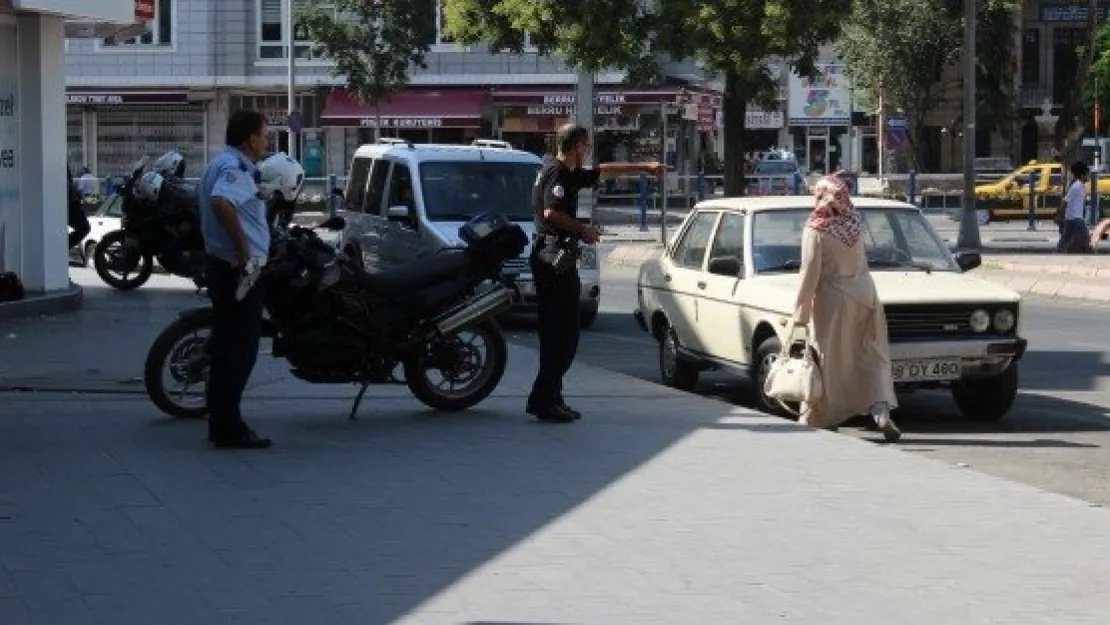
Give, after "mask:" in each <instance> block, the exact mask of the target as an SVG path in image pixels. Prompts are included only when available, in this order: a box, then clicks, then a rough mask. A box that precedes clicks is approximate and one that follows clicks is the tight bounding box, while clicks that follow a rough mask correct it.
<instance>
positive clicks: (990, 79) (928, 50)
mask: <svg viewBox="0 0 1110 625" xmlns="http://www.w3.org/2000/svg"><path fill="white" fill-rule="evenodd" d="M1017 10H1018V2H1017V0H979V2H978V20H977V22H976V59H977V61H976V83H977V84H976V86H977V92H978V96H977V97H978V101H977V102H978V109H979V114H978V115H977V117H978V119H979V120H980V121H981V122H982V123H983V124H984V125H986V126H987V127H988V128H992V129H993V128H1007V127H1008V125H1009V123H1010V122H1011V121H1012V120H1013V116H1014V107H1013V102H1014V93H1013V64H1012V56H1011V51H1012V50H1013V45H1014V36H1015V32H1014V28H1015V27H1014V16H1015V14H1016V11H1017ZM963 37H964V3H963V0H855V1H854V2H853V4H852V15H851V17H850V18H849V19H848V20H847V21H846V22H845V24H844V29H843V33H842V35H841V37H840V40H839V42H838V44H837V52H838V54H839V56H840V57H841V58H842V59H843V60H844V62H845V65H846V71H847V73H848V76H849V78H850V79H851V82H852V88H853V90H854V91H855V92H856V97H857V98H858V99H859V100H860V101H862V102H864V103H866V104H867V105H869V106H870V107H871V108H872V110H875V109H876V108H877V106H878V101H879V93H880V91H881V92H882V96H883V97H882V100H883V102H882V104H883V108H884V109H885V110H887V111H889V110H892V109H901V110H903V111H904V112H905V113H906V115H907V116H908V118H909V120H910V145H911V147H912V148H913V149H914V152H915V157H916V156H917V155H918V153H919V152H920V149H921V141H920V136H921V134H920V133H921V132H922V130H923V129H924V124H925V117H926V115H927V114H928V113H929V111H931V110H933V109H934V108H936V106H937V105H938V104H939V103H940V101H941V98H942V97H943V96H944V94H943V92H942V89H943V84H942V82H941V78H942V76H943V72H944V70H945V69H946V68H948V67H949V66H951V65H952V64H953V63H956V62H958V61H959V60H960V58H961V51H962V49H963ZM957 108H958V107H957ZM961 121H962V116H957V117H956V118H955V119H953V120H951V122H952V123H953V124H958V123H960V122H961Z"/></svg>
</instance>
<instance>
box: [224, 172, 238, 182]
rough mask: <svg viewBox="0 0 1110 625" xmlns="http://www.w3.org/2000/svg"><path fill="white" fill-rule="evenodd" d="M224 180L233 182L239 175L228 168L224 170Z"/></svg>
mask: <svg viewBox="0 0 1110 625" xmlns="http://www.w3.org/2000/svg"><path fill="white" fill-rule="evenodd" d="M224 180H226V181H227V182H228V183H230V184H235V182H236V181H237V180H239V176H238V175H236V174H235V170H234V169H229V170H227V171H225V172H224Z"/></svg>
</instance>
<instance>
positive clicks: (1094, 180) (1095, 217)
mask: <svg viewBox="0 0 1110 625" xmlns="http://www.w3.org/2000/svg"><path fill="white" fill-rule="evenodd" d="M1098 195H1099V193H1098V172H1097V171H1092V172H1091V205H1090V206H1091V210H1090V212H1089V213H1088V214H1087V223H1088V224H1089V225H1090V226H1091V227H1092V228H1093V227H1095V226H1097V225H1098V221H1099V219H1100V218H1101V217H1102V209H1101V208H1100V206H1099V204H1100V202H1099V197H1098Z"/></svg>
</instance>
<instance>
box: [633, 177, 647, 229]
mask: <svg viewBox="0 0 1110 625" xmlns="http://www.w3.org/2000/svg"><path fill="white" fill-rule="evenodd" d="M636 204H637V205H639V207H640V232H647V230H648V214H647V213H648V177H647V174H640V196H639V197H638V198H636Z"/></svg>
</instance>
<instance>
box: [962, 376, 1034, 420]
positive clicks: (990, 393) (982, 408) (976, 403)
mask: <svg viewBox="0 0 1110 625" xmlns="http://www.w3.org/2000/svg"><path fill="white" fill-rule="evenodd" d="M1017 394H1018V364H1017V363H1016V362H1015V363H1011V364H1010V366H1009V367H1006V370H1005V371H1003V372H1002V373H1000V374H998V375H996V376H994V377H992V378H982V379H977V380H966V381H965V380H961V381H959V382H956V383H955V384H953V385H952V399H953V400H955V402H956V407H957V408H959V409H960V413H961V414H963V415H964V416H965V417H967V418H968V419H973V420H975V421H997V420H999V419H1001V418H1002V417H1004V416H1006V413H1007V412H1009V411H1010V408H1012V407H1013V405H1014V401H1015V400H1016V399H1017Z"/></svg>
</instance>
